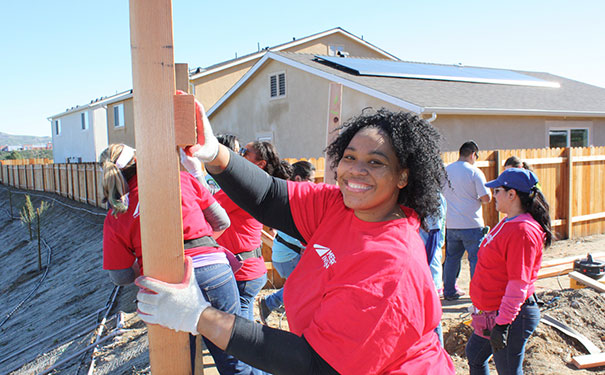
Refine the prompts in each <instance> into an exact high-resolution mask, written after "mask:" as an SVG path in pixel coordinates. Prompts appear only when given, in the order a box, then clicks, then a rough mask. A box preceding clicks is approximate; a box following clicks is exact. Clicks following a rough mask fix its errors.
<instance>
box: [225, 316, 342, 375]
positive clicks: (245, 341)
mask: <svg viewBox="0 0 605 375" xmlns="http://www.w3.org/2000/svg"><path fill="white" fill-rule="evenodd" d="M225 352H227V354H231V355H232V356H234V357H236V358H237V359H239V360H240V361H242V362H245V363H247V364H249V365H251V366H253V367H255V368H258V369H260V370H263V371H266V372H269V373H271V374H274V375H279V374H287V375H298V374H300V375H308V374H317V375H323V374H326V375H332V374H338V372H336V370H334V369H333V368H332V366H330V365H329V364H328V363H327V362H326V361H325V360H324V359H323V358H321V357H320V356H319V354H317V352H316V351H315V350H314V349H313V348H312V347H311V345H309V343H308V342H307V340H305V338H304V337H299V336H296V335H295V334H293V333H291V332H287V331H282V330H279V329H275V328H271V327H267V326H265V325H262V324H258V323H254V322H251V321H249V320H247V319H244V318H242V317H239V316H236V317H235V324H234V325H233V332H232V333H231V339H230V340H229V344H228V345H227V349H226V350H225Z"/></svg>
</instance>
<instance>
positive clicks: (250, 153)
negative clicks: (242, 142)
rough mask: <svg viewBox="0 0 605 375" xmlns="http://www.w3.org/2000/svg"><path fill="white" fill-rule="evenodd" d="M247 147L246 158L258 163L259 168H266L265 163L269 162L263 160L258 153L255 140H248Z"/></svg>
mask: <svg viewBox="0 0 605 375" xmlns="http://www.w3.org/2000/svg"><path fill="white" fill-rule="evenodd" d="M245 148H246V153H245V154H244V158H245V159H246V160H248V161H249V162H251V163H253V164H256V165H257V166H258V167H259V168H261V169H265V165H267V162H266V161H265V160H261V159H260V158H259V157H258V154H257V152H256V150H255V149H254V142H248V143H247V144H246V147H245Z"/></svg>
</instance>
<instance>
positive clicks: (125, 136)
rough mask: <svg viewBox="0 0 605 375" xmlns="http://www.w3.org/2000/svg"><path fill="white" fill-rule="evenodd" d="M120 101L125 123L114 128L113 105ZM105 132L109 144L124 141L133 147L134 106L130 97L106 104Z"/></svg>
mask: <svg viewBox="0 0 605 375" xmlns="http://www.w3.org/2000/svg"><path fill="white" fill-rule="evenodd" d="M122 103H123V104H124V124H125V125H124V126H121V127H117V128H116V127H115V121H114V118H113V107H115V106H117V105H119V104H122ZM107 134H108V142H109V144H112V143H124V144H127V145H129V146H131V147H135V135H134V108H133V99H132V98H128V99H125V100H122V101H119V102H114V103H111V104H109V105H108V106H107Z"/></svg>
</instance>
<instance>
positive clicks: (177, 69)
mask: <svg viewBox="0 0 605 375" xmlns="http://www.w3.org/2000/svg"><path fill="white" fill-rule="evenodd" d="M174 79H175V85H176V89H177V90H181V91H185V92H189V65H188V64H184V63H177V64H174Z"/></svg>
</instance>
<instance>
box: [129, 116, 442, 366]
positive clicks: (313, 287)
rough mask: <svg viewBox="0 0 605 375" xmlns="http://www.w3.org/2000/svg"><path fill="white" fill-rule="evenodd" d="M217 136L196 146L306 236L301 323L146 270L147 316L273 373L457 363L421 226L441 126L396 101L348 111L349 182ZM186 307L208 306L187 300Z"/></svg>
mask: <svg viewBox="0 0 605 375" xmlns="http://www.w3.org/2000/svg"><path fill="white" fill-rule="evenodd" d="M204 136H205V139H206V143H205V144H204V146H203V147H201V148H199V149H198V150H197V151H196V152H195V153H194V156H196V157H198V158H200V159H201V160H202V161H204V162H205V163H206V168H207V170H208V171H209V172H210V173H211V174H212V176H213V177H214V178H215V179H216V181H217V182H218V183H219V184H220V186H221V187H222V188H223V190H225V193H226V194H227V195H228V196H229V197H230V198H231V199H233V201H234V202H235V203H237V204H238V205H239V206H240V207H242V208H243V209H244V210H246V211H248V212H250V214H251V215H252V216H254V217H255V218H257V219H258V220H259V221H260V222H262V223H264V224H265V225H268V226H270V227H272V228H276V229H278V230H280V231H282V232H284V233H287V234H288V235H290V236H292V237H294V238H297V239H299V240H300V241H301V242H304V243H306V244H307V247H306V249H305V251H304V253H303V256H302V258H301V260H300V262H299V264H298V266H297V267H296V269H295V270H294V272H293V273H292V274H291V275H290V277H289V278H288V280H287V281H286V284H285V287H284V302H285V308H286V313H287V315H288V321H289V324H290V329H291V332H286V331H281V330H278V329H274V328H270V327H267V326H264V325H261V324H259V323H254V322H251V321H249V320H246V319H243V318H241V317H237V316H234V315H231V314H225V313H223V312H220V311H217V310H215V309H212V308H211V307H209V306H208V305H207V304H205V303H204V301H203V299H201V298H200V297H199V291H198V290H197V288H196V286H195V283H192V282H191V281H190V278H189V277H188V275H187V273H188V272H189V271H188V270H190V265H189V263H190V262H189V260H187V261H186V265H185V269H186V275H185V278H184V280H183V282H182V283H181V284H165V283H162V282H159V281H157V280H154V279H152V278H149V277H141V278H139V279H137V285H139V287H141V290H140V291H139V294H138V296H137V298H138V301H139V311H140V312H139V315H140V316H141V319H143V320H144V321H146V322H147V323H148V324H161V325H164V326H166V327H169V328H171V329H175V330H181V331H187V332H199V333H201V334H203V335H209V336H208V337H209V338H210V339H211V340H213V342H214V343H215V344H216V345H218V346H219V347H221V348H225V350H226V351H227V352H228V353H230V354H233V355H234V356H235V357H237V358H239V359H240V360H242V361H244V362H246V363H249V364H251V365H253V366H254V367H256V368H260V369H262V370H264V371H267V372H270V373H273V374H337V373H340V374H454V366H453V363H452V361H451V359H450V358H449V356H448V354H447V353H446V352H445V350H444V349H443V348H442V347H441V345H440V344H439V340H438V337H437V335H436V333H435V332H434V329H435V327H437V324H438V323H439V320H440V318H441V304H440V302H439V297H438V296H437V292H436V290H435V287H434V284H433V280H432V278H431V274H430V271H429V267H428V264H427V261H426V252H425V250H424V245H423V243H422V240H421V238H420V235H419V234H418V228H419V227H420V225H421V223H422V222H424V219H425V218H426V217H428V216H431V215H435V214H437V212H438V210H439V204H440V202H439V194H438V191H439V188H440V186H441V185H442V184H443V183H444V181H445V170H444V168H443V164H442V161H441V156H440V154H439V134H438V132H437V131H436V130H435V129H434V128H433V127H432V126H431V125H430V124H428V123H427V122H426V121H424V120H422V119H421V118H419V117H418V116H416V115H414V114H411V113H405V112H390V111H388V110H385V109H381V110H378V111H374V112H373V113H367V112H366V113H364V114H362V115H360V116H358V117H356V118H353V119H352V120H350V121H348V122H346V123H345V124H344V126H343V128H342V129H340V132H339V133H338V136H337V138H336V139H335V141H334V142H333V143H331V144H330V145H329V146H328V148H327V153H328V156H329V159H330V160H331V162H332V165H333V166H334V167H335V168H334V170H335V171H336V179H337V182H338V185H327V184H317V185H316V184H313V183H311V182H295V181H285V180H282V179H278V178H274V177H271V176H269V175H267V174H264V173H261V172H260V171H259V170H258V168H254V167H252V166H251V164H250V163H247V162H246V161H245V160H243V159H242V158H241V157H239V156H238V155H237V154H235V153H233V152H231V151H229V150H228V149H227V148H225V147H223V146H218V142H217V143H216V144H217V145H216V146H215V145H214V143H215V142H214V140H213V139H212V138H213V137H214V136H213V135H212V129H211V128H210V124H209V122H208V121H205V123H204ZM182 306H198V308H197V309H194V310H192V309H188V311H181V307H182Z"/></svg>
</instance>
